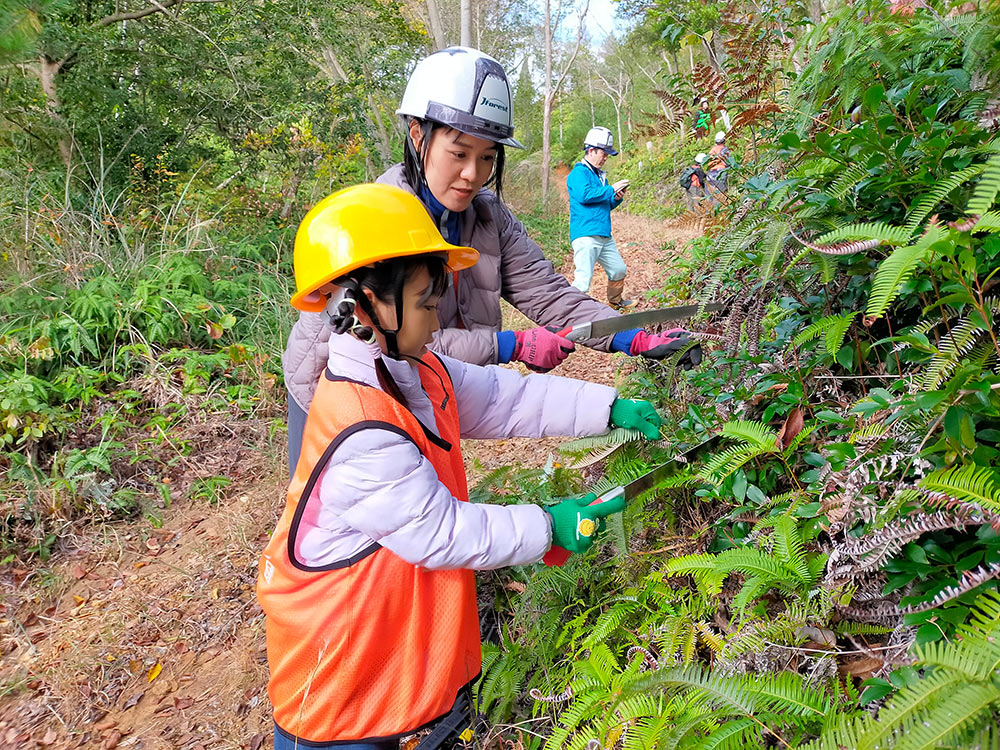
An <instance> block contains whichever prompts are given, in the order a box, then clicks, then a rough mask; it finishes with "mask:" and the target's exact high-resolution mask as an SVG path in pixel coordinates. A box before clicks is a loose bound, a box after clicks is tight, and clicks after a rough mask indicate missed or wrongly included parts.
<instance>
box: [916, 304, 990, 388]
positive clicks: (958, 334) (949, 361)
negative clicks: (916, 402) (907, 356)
mask: <svg viewBox="0 0 1000 750" xmlns="http://www.w3.org/2000/svg"><path fill="white" fill-rule="evenodd" d="M983 331H984V329H983V327H982V325H981V323H980V319H979V317H978V316H976V317H975V318H972V317H966V318H963V319H962V320H961V321H960V322H959V323H958V324H957V325H954V326H952V329H951V331H950V332H948V333H947V334H945V335H944V336H943V337H942V338H941V343H940V346H939V347H938V349H937V353H935V355H934V356H933V357H932V358H931V361H930V362H929V363H928V365H927V369H926V370H925V371H924V373H923V377H922V378H921V385H922V387H923V388H924V389H925V390H934V389H936V388H937V387H938V386H939V385H940V384H941V383H942V382H944V380H945V378H947V377H948V376H949V375H950V374H951V373H952V371H953V370H954V369H955V368H956V367H958V364H959V361H960V360H961V358H962V357H963V356H964V355H966V354H968V353H969V352H971V351H972V350H973V349H974V348H975V346H976V342H977V341H978V339H979V336H980V334H982V333H983Z"/></svg>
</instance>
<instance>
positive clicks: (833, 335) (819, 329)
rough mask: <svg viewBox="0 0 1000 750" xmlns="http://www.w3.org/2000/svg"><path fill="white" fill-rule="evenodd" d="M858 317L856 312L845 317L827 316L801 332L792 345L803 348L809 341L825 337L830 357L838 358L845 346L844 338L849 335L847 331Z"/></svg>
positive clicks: (845, 314)
mask: <svg viewBox="0 0 1000 750" xmlns="http://www.w3.org/2000/svg"><path fill="white" fill-rule="evenodd" d="M856 315H857V313H856V312H850V313H844V314H843V315H827V316H826V317H825V318H820V319H819V320H817V321H816V322H815V323H813V324H812V325H810V326H808V327H807V328H805V329H804V330H803V331H801V332H799V333H798V334H797V335H796V336H795V338H794V339H792V344H793V345H794V346H802V345H803V344H804V343H806V342H808V341H812V340H813V339H817V338H819V337H820V336H825V339H826V340H825V345H826V351H827V353H828V354H829V355H830V356H836V354H837V352H839V351H840V347H841V346H842V345H843V342H844V336H846V335H847V329H848V328H850V327H851V322H852V321H853V320H854V317H855V316H856Z"/></svg>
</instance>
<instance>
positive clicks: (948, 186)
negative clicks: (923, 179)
mask: <svg viewBox="0 0 1000 750" xmlns="http://www.w3.org/2000/svg"><path fill="white" fill-rule="evenodd" d="M984 168H985V165H984V164H974V165H972V166H971V167H966V168H965V169H960V170H959V171H958V172H955V173H954V174H953V175H951V176H949V177H948V178H947V179H945V180H942V181H940V182H938V183H937V184H935V185H934V189H933V190H931V191H930V192H929V193H928V194H927V195H924V196H921V198H920V200H918V201H917V202H916V203H915V204H914V206H913V208H911V209H910V213H909V214H907V217H906V232H907V234H908V235H912V234H913V233H914V232H916V231H917V229H918V228H919V227H920V224H921V223H922V222H923V220H924V219H926V218H927V217H928V216H930V215H931V211H933V210H934V209H935V207H937V205H938V204H939V203H940V202H941V201H943V200H944V199H945V198H947V197H948V194H949V193H950V192H951V191H952V190H954V189H955V188H957V187H958V186H959V185H961V184H962V183H964V182H968V181H969V180H971V179H972V178H973V177H975V176H976V175H977V174H980V173H981V172H982V171H983V169H984Z"/></svg>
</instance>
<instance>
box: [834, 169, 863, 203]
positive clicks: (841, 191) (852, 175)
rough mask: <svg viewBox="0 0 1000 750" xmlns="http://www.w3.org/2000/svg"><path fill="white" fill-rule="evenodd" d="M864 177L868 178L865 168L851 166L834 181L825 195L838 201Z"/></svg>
mask: <svg viewBox="0 0 1000 750" xmlns="http://www.w3.org/2000/svg"><path fill="white" fill-rule="evenodd" d="M866 177H868V169H867V167H863V166H861V165H860V164H852V165H851V166H850V167H848V168H847V170H846V171H844V172H842V173H841V174H840V176H839V177H837V179H836V180H834V182H833V184H832V185H831V186H830V188H829V189H828V190H827V191H826V194H827V195H829V196H830V197H832V198H835V199H837V200H838V201H839V200H841V199H842V198H843V197H844V196H845V195H847V194H848V193H849V192H850V191H851V189H852V188H853V187H855V186H856V185H857V184H858V183H859V182H861V181H862V180H864V179H865V178H866Z"/></svg>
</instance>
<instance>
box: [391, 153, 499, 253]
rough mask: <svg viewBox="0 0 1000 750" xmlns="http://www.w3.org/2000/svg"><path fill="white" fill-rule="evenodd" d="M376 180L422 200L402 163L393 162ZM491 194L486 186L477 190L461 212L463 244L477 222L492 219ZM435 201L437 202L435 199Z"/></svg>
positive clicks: (466, 242) (470, 235)
mask: <svg viewBox="0 0 1000 750" xmlns="http://www.w3.org/2000/svg"><path fill="white" fill-rule="evenodd" d="M376 182H381V183H384V184H387V185H395V186H396V187H398V188H402V189H403V190H405V191H406V192H408V193H412V194H413V195H416V196H417V198H420V200H421V201H423V198H421V196H420V194H419V193H418V192H417V191H416V190H415V189H414V188H413V186H412V185H410V183H409V182H407V181H406V172H405V171H404V170H403V164H402V163H399V164H394V165H393V166H391V167H389V168H388V169H387V170H386V171H385V172H383V173H382V176H381V177H379V178H378V180H376ZM493 196H494V193H493V191H492V190H487V189H486V188H483V189H482V190H480V191H479V193H478V194H477V195H476V197H474V198H473V199H472V203H471V204H470V205H469V207H468V208H467V209H465V211H463V212H462V220H461V226H462V244H463V245H468V244H469V241H470V239H471V238H472V232H473V230H474V229H475V226H476V223H477V222H479V221H492V219H493V217H492V216H491V213H490V205H489V203H490V200H489V199H490V198H491V197H493ZM431 197H433V196H431ZM435 202H437V201H436V199H435ZM424 205H425V207H426V206H427V204H426V203H425V204H424ZM439 205H440V204H439ZM427 212H428V213H430V214H431V216H432V217H434V214H433V212H432V210H431V208H429V207H428V210H427ZM435 221H436V218H435Z"/></svg>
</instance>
